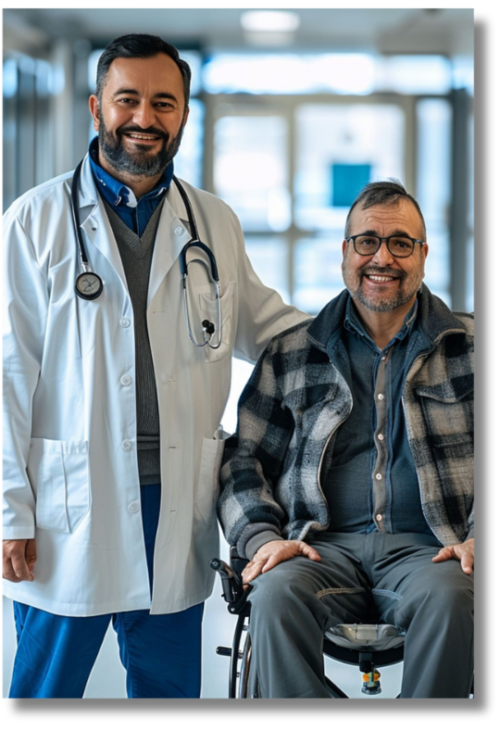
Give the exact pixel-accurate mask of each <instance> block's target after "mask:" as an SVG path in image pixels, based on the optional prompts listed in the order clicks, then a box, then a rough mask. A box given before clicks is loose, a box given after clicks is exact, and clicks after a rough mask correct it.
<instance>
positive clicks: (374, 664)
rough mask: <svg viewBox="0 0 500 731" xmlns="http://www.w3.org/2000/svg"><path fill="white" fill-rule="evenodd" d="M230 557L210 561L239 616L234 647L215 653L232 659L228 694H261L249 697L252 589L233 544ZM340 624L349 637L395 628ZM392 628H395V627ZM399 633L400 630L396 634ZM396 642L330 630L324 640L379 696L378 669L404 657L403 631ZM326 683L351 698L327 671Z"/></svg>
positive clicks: (327, 648)
mask: <svg viewBox="0 0 500 731" xmlns="http://www.w3.org/2000/svg"><path fill="white" fill-rule="evenodd" d="M230 560H231V566H229V565H228V564H227V563H225V562H224V561H221V560H220V559H218V558H214V559H212V561H211V563H210V565H211V567H212V568H213V569H214V570H215V571H217V572H218V573H219V575H220V577H221V580H222V589H223V594H222V596H223V598H224V599H225V601H226V602H227V603H228V611H229V613H230V614H233V615H237V617H238V619H237V622H236V627H235V630H234V635H233V644H232V647H230V648H229V647H217V649H216V652H217V654H218V655H223V656H226V657H229V658H230V663H229V687H228V697H229V698H248V697H258V695H253V694H252V695H251V696H249V673H250V661H251V656H252V647H251V641H250V635H249V634H248V626H249V622H248V620H249V617H250V602H249V601H248V594H249V590H246V591H244V590H243V587H242V584H241V579H240V575H241V572H242V571H243V568H244V566H245V564H246V563H247V561H246V559H242V558H241V557H239V556H237V554H236V552H235V549H234V547H232V548H231V559H230ZM339 627H341V628H345V629H346V630H348V631H347V635H348V636H349V634H352V630H353V629H356V628H360V627H362V628H367V629H368V630H374V631H375V630H377V629H383V628H392V625H339ZM393 629H394V630H396V628H393ZM244 632H247V635H246V637H245V640H244V642H243V647H242V636H243V633H244ZM396 633H397V631H396V632H395V633H394V634H396ZM397 642H398V640H397V639H396V640H393V642H392V644H396V646H394V647H389V648H388V649H377V648H376V647H375V646H372V645H370V644H367V643H363V642H362V641H361V642H355V643H353V642H352V641H349V640H348V639H345V637H342V638H341V639H340V638H339V639H337V638H335V636H334V634H333V633H332V632H327V633H326V635H325V638H324V643H323V653H324V654H325V655H326V656H327V657H330V658H333V659H334V660H338V661H340V662H343V663H347V664H349V665H357V666H358V667H359V669H360V671H361V673H363V686H362V691H363V693H365V694H366V695H378V694H379V693H380V692H381V686H380V673H379V672H378V670H377V668H380V667H387V666H388V665H394V664H396V663H398V662H401V661H402V660H403V657H404V638H403V634H402V633H400V644H397ZM337 643H340V644H337ZM375 644H376V643H375ZM389 644H391V643H389ZM325 682H326V684H327V686H328V688H329V689H330V691H331V692H332V697H334V698H349V696H348V695H346V694H345V693H344V691H343V690H342V689H341V688H339V687H338V685H336V684H335V683H334V682H333V681H332V680H331V679H330V678H328V676H327V675H326V674H325ZM257 691H258V689H257ZM396 697H399V696H396Z"/></svg>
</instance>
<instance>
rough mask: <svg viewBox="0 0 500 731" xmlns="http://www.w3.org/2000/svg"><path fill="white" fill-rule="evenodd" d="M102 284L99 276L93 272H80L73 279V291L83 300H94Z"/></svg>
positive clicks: (100, 290) (102, 287)
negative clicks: (74, 279)
mask: <svg viewBox="0 0 500 731" xmlns="http://www.w3.org/2000/svg"><path fill="white" fill-rule="evenodd" d="M103 289H104V284H103V281H102V279H101V277H100V276H99V275H98V274H94V272H82V273H81V274H79V275H78V276H77V278H76V281H75V292H76V293H77V295H78V296H79V297H81V298H82V299H84V300H95V299H97V297H99V295H100V294H102V290H103Z"/></svg>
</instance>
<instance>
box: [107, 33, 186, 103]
mask: <svg viewBox="0 0 500 731" xmlns="http://www.w3.org/2000/svg"><path fill="white" fill-rule="evenodd" d="M159 53H165V54H166V55H167V56H170V58H172V59H173V60H174V61H175V63H176V64H177V66H178V68H179V71H180V72H181V74H182V82H183V86H184V101H185V103H186V106H188V104H189V90H190V86H191V69H190V68H189V65H188V64H187V63H186V61H183V60H182V58H180V56H179V51H178V50H177V48H175V47H174V46H172V45H170V43H167V42H166V41H164V40H162V39H161V38H160V37H159V36H151V35H148V34H146V33H131V34H130V35H127V36H120V37H119V38H115V40H114V41H111V43H110V44H109V45H108V46H106V48H105V49H104V51H103V52H102V53H101V56H100V57H99V62H98V64H97V74H96V91H95V93H96V96H97V98H98V99H99V102H100V101H101V95H102V90H103V88H104V84H105V81H106V75H107V73H108V71H109V67H110V66H111V64H112V63H113V61H114V60H115V58H152V57H153V56H157V55H158V54H159Z"/></svg>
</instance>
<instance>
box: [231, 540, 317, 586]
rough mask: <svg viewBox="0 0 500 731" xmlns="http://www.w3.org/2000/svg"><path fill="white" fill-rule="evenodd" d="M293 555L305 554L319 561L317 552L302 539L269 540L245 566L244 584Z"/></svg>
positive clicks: (312, 559)
mask: <svg viewBox="0 0 500 731" xmlns="http://www.w3.org/2000/svg"><path fill="white" fill-rule="evenodd" d="M294 556H307V558H310V559H311V561H321V557H320V555H319V553H318V552H317V551H316V550H315V549H314V548H313V547H312V546H309V545H308V544H307V543H304V541H269V543H264V545H263V546H261V547H260V548H259V550H258V551H257V553H256V554H255V556H254V557H253V559H252V560H251V561H250V562H249V563H247V565H246V566H245V568H244V570H243V573H242V575H241V576H242V579H243V584H244V586H246V585H248V583H249V582H250V581H252V579H255V578H256V577H257V576H259V574H264V573H265V572H266V571H270V570H271V569H273V568H274V567H275V566H277V565H278V564H279V563H282V561H288V560H289V559H290V558H293V557H294Z"/></svg>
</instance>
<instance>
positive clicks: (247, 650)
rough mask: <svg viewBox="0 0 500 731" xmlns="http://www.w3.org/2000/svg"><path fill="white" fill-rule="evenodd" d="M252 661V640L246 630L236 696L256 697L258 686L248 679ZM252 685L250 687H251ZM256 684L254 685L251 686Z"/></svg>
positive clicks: (257, 695)
mask: <svg viewBox="0 0 500 731" xmlns="http://www.w3.org/2000/svg"><path fill="white" fill-rule="evenodd" d="M251 662H252V641H251V639H250V635H249V634H248V632H247V636H246V638H245V642H244V645H243V650H242V656H241V663H240V671H239V683H238V688H237V695H236V697H237V698H258V697H259V693H258V690H259V689H258V686H257V684H256V683H254V684H252V683H251V680H250V666H251ZM251 686H252V687H251ZM253 686H256V687H253Z"/></svg>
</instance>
